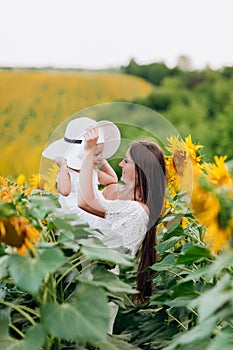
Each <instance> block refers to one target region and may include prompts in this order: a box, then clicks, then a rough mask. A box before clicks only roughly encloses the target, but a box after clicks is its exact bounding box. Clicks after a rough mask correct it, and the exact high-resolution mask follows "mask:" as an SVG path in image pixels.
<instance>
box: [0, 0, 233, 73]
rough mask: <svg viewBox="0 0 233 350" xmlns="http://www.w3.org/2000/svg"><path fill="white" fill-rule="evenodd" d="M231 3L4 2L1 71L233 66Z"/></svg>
mask: <svg viewBox="0 0 233 350" xmlns="http://www.w3.org/2000/svg"><path fill="white" fill-rule="evenodd" d="M232 15H233V0H0V66H18V67H19V66H22V67H25V66H38V67H44V66H54V67H74V68H87V69H101V68H117V67H119V66H121V65H127V64H128V63H129V61H130V59H132V58H133V59H135V60H136V62H137V63H138V64H149V63H152V62H164V63H165V64H167V65H168V66H169V67H173V66H175V65H176V64H177V63H178V58H179V57H180V56H187V57H189V58H190V60H191V64H192V68H194V69H198V68H199V69H201V68H205V67H206V66H207V65H209V66H210V67H211V68H212V69H218V68H221V67H223V66H229V65H230V66H232V65H233V21H232Z"/></svg>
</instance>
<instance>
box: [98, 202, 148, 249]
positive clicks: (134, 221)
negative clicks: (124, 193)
mask: <svg viewBox="0 0 233 350" xmlns="http://www.w3.org/2000/svg"><path fill="white" fill-rule="evenodd" d="M102 205H103V206H104V208H105V210H106V214H105V219H104V220H105V223H106V225H105V227H99V229H100V230H101V232H102V233H103V238H102V241H103V242H104V243H105V244H106V245H107V247H109V248H112V249H116V250H117V251H119V252H123V253H128V254H130V255H131V256H135V254H136V253H137V251H138V249H139V247H140V245H141V243H142V241H143V239H144V237H145V234H146V231H147V225H148V220H149V217H148V215H147V213H146V212H145V210H144V209H143V207H142V206H141V205H140V204H139V203H138V202H136V201H131V200H120V199H119V200H102Z"/></svg>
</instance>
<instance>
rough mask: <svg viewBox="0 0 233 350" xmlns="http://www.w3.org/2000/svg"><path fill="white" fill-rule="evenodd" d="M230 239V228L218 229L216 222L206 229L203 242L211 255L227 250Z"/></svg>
mask: <svg viewBox="0 0 233 350" xmlns="http://www.w3.org/2000/svg"><path fill="white" fill-rule="evenodd" d="M230 237H231V229H230V227H225V228H223V227H219V225H218V223H217V222H213V223H212V224H211V225H210V226H208V227H207V229H206V231H205V233H204V237H203V240H204V242H205V243H206V244H207V246H208V247H209V249H210V250H211V251H212V252H213V253H219V252H220V251H221V250H222V249H223V248H226V249H228V248H229V240H230Z"/></svg>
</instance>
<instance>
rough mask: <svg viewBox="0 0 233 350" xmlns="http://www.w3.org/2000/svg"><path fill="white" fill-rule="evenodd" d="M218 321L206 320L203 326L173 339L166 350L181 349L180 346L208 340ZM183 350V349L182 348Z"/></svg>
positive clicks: (213, 319) (198, 326)
mask: <svg viewBox="0 0 233 350" xmlns="http://www.w3.org/2000/svg"><path fill="white" fill-rule="evenodd" d="M215 323H216V319H215V318H213V317H212V318H210V319H208V320H205V322H203V323H202V324H199V325H197V326H195V327H193V328H192V329H191V330H190V331H187V332H185V333H183V334H181V335H178V336H177V337H175V338H174V339H173V342H172V344H171V345H169V346H168V347H166V348H165V349H166V350H173V349H174V350H175V349H179V347H177V346H178V345H189V344H192V343H194V342H195V341H197V342H199V341H200V340H202V339H207V338H209V336H210V335H211V333H212V332H213V329H214V327H215ZM181 348H182V349H183V347H181Z"/></svg>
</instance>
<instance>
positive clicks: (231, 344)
mask: <svg viewBox="0 0 233 350" xmlns="http://www.w3.org/2000/svg"><path fill="white" fill-rule="evenodd" d="M219 349H223V350H232V349H233V339H232V333H230V332H225V333H220V335H217V336H216V337H215V338H214V339H213V340H212V341H211V342H210V345H209V346H208V347H207V348H206V350H219Z"/></svg>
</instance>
